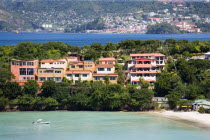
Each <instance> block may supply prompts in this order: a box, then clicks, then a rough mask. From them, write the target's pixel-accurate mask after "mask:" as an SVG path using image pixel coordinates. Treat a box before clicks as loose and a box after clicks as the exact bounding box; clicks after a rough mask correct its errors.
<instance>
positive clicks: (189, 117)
mask: <svg viewBox="0 0 210 140" xmlns="http://www.w3.org/2000/svg"><path fill="white" fill-rule="evenodd" d="M144 114H148V115H152V116H160V117H164V118H168V119H171V120H175V121H181V122H183V123H188V124H190V125H193V126H196V127H199V128H202V129H208V130H210V114H201V113H199V112H196V111H192V112H174V111H151V112H144Z"/></svg>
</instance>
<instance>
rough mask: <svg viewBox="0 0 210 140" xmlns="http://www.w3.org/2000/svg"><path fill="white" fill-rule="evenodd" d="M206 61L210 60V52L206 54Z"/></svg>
mask: <svg viewBox="0 0 210 140" xmlns="http://www.w3.org/2000/svg"><path fill="white" fill-rule="evenodd" d="M204 56H205V59H206V60H210V52H207V53H205V54H204Z"/></svg>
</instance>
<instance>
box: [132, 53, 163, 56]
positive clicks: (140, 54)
mask: <svg viewBox="0 0 210 140" xmlns="http://www.w3.org/2000/svg"><path fill="white" fill-rule="evenodd" d="M130 56H165V55H163V54H161V53H139V54H130Z"/></svg>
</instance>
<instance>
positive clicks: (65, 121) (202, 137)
mask: <svg viewBox="0 0 210 140" xmlns="http://www.w3.org/2000/svg"><path fill="white" fill-rule="evenodd" d="M37 119H43V120H44V121H51V123H50V124H49V125H48V124H43V125H33V124H32V122H33V121H36V120H37ZM154 139H155V140H209V139H210V132H209V130H204V129H201V128H198V127H195V126H194V125H191V124H190V123H184V122H179V121H174V120H170V119H167V118H164V117H159V116H150V115H147V114H142V113H135V112H71V111H52V112H9V113H0V140H154Z"/></svg>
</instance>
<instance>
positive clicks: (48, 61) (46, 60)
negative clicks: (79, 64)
mask: <svg viewBox="0 0 210 140" xmlns="http://www.w3.org/2000/svg"><path fill="white" fill-rule="evenodd" d="M40 62H47V63H50V62H66V59H42V60H41V61H40Z"/></svg>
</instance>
